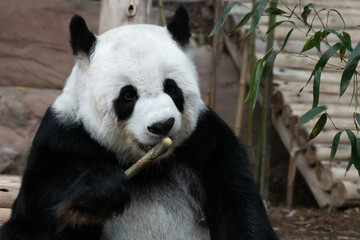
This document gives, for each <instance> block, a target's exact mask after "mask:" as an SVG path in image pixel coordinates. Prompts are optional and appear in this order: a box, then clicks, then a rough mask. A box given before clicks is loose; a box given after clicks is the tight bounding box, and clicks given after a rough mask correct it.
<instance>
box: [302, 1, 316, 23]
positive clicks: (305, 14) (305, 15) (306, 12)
mask: <svg viewBox="0 0 360 240" xmlns="http://www.w3.org/2000/svg"><path fill="white" fill-rule="evenodd" d="M310 4H312V3H309V4H308V5H306V6H305V7H304V10H303V12H302V13H301V18H302V19H303V20H304V22H305V23H307V18H308V16H309V15H310V13H311V9H310V7H312V8H314V5H313V4H312V6H311V5H310ZM309 5H310V7H309Z"/></svg>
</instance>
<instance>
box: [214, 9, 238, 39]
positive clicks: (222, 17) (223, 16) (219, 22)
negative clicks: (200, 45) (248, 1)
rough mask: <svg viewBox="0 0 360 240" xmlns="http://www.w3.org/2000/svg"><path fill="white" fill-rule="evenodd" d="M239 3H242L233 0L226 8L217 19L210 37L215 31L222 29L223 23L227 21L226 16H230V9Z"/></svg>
mask: <svg viewBox="0 0 360 240" xmlns="http://www.w3.org/2000/svg"><path fill="white" fill-rule="evenodd" d="M239 4H240V3H239V2H232V3H230V4H229V5H228V6H227V7H226V8H225V9H224V11H223V12H222V13H221V15H220V17H219V19H218V20H217V21H216V24H215V27H214V28H213V30H212V31H211V33H210V35H209V37H211V36H213V35H214V34H215V33H217V32H218V31H219V30H220V28H221V27H222V25H223V24H224V22H225V19H226V17H227V16H228V14H229V12H230V10H231V9H232V8H233V7H235V6H236V5H239Z"/></svg>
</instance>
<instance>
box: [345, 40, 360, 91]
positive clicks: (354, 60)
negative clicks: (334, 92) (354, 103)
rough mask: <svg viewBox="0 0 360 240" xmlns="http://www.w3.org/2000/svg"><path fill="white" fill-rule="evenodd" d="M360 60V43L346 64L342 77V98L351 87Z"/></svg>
mask: <svg viewBox="0 0 360 240" xmlns="http://www.w3.org/2000/svg"><path fill="white" fill-rule="evenodd" d="M359 60H360V42H359V43H358V44H357V45H356V47H355V48H354V50H353V51H352V53H351V54H350V57H349V59H348V62H347V63H346V66H345V69H344V71H343V74H342V76H341V82H340V97H341V96H342V95H343V94H344V92H345V91H346V89H347V87H348V86H349V84H350V81H351V78H352V76H353V75H354V72H355V70H356V66H357V65H358V63H359Z"/></svg>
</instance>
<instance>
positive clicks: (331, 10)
mask: <svg viewBox="0 0 360 240" xmlns="http://www.w3.org/2000/svg"><path fill="white" fill-rule="evenodd" d="M329 12H336V13H337V14H338V15H339V17H340V18H341V20H342V22H343V24H344V29H346V24H345V20H344V18H343V17H342V16H341V13H340V12H339V11H338V10H336V9H330V10H329Z"/></svg>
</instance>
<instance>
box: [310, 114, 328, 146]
mask: <svg viewBox="0 0 360 240" xmlns="http://www.w3.org/2000/svg"><path fill="white" fill-rule="evenodd" d="M326 120H327V115H326V113H323V114H322V115H321V117H320V118H319V120H318V121H317V122H316V123H315V126H314V128H313V130H312V131H311V133H310V136H309V140H308V141H310V140H311V139H314V138H315V137H316V136H317V135H319V133H320V132H321V131H322V130H323V129H324V126H325V124H326Z"/></svg>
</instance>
